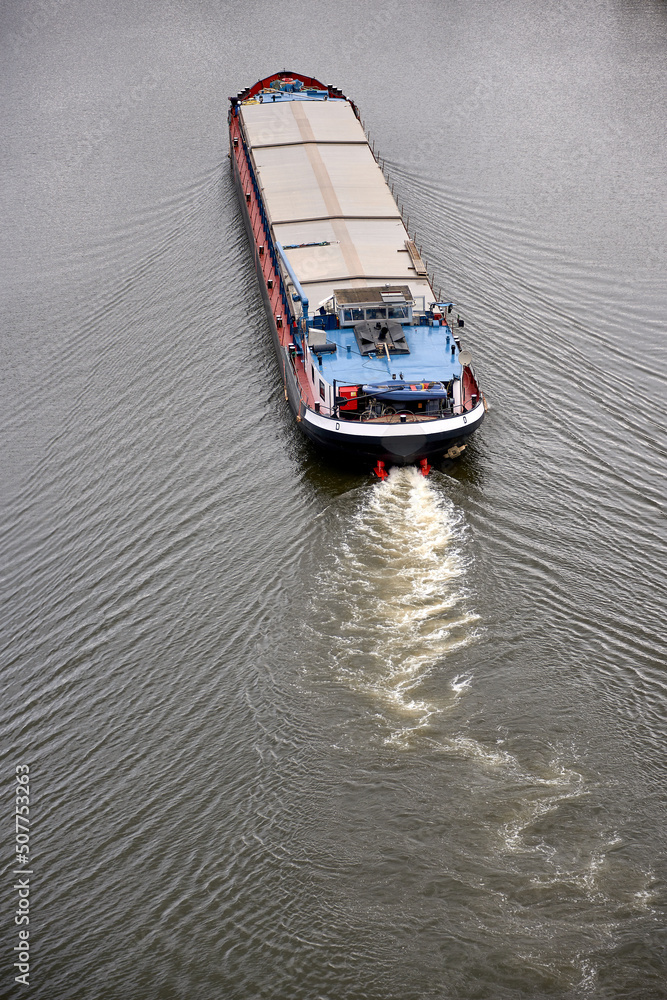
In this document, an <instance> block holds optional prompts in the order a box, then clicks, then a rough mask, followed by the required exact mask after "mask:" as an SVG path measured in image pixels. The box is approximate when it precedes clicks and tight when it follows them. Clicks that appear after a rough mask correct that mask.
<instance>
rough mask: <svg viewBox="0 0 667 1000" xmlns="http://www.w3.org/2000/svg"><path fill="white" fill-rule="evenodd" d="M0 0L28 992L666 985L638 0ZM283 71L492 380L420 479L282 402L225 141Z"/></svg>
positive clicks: (656, 309) (599, 991) (643, 62)
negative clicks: (325, 435) (370, 167)
mask: <svg viewBox="0 0 667 1000" xmlns="http://www.w3.org/2000/svg"><path fill="white" fill-rule="evenodd" d="M1 23H2V54H3V59H2V64H1V65H2V68H1V69H0V73H1V79H2V90H3V98H4V99H3V109H2V114H3V119H4V124H5V128H4V134H5V141H4V143H3V148H2V152H1V154H0V155H1V156H2V168H3V170H2V173H3V178H4V184H3V195H2V198H3V202H2V214H3V223H4V225H3V227H2V237H1V243H0V247H1V249H0V267H1V270H2V274H3V282H2V287H3V294H2V304H1V318H2V335H3V365H2V397H1V398H2V402H3V417H2V423H1V425H0V441H1V445H2V470H3V471H2V512H1V523H0V528H1V537H2V542H1V560H2V570H3V601H2V606H3V615H2V627H3V628H2V653H1V656H2V683H3V698H2V715H3V725H2V732H3V752H2V768H3V779H2V780H3V787H5V789H6V793H7V794H6V796H5V800H4V801H5V807H4V809H5V815H4V816H3V818H2V828H3V830H4V831H5V833H6V834H7V837H8V839H9V842H10V850H9V851H8V852H7V853H6V858H8V859H9V861H8V862H7V863H8V865H9V864H11V857H12V856H13V844H14V841H13V837H14V828H13V826H12V810H13V805H12V802H13V799H12V794H13V793H12V788H13V777H14V773H15V767H16V765H22V764H26V765H28V766H29V768H30V771H29V774H30V821H31V827H30V847H31V852H32V853H31V855H30V857H31V869H30V871H31V872H32V875H31V876H30V893H31V894H30V925H29V926H30V954H31V961H30V983H31V986H30V993H31V996H33V997H37V998H40V1000H42V998H43V1000H84V998H85V1000H98V998H100V1000H102V998H104V1000H106V998H109V1000H125V998H132V1000H144V998H145V1000H154V998H156V1000H157V998H161V1000H176V998H179V1000H180V998H188V1000H191V998H198V1000H199V998H201V1000H223V998H224V1000H255V998H266V1000H421V998H432V1000H467V998H471V1000H472V998H475V1000H485V998H489V1000H519V998H559V1000H565V998H572V1000H574V998H576V1000H579V998H581V1000H589V998H592V1000H597V998H605V1000H607V998H609V1000H611V998H614V1000H616V998H632V1000H656V998H662V997H667V953H666V950H665V924H666V919H665V918H666V903H667V899H666V895H665V879H666V874H667V871H666V864H665V848H666V846H667V837H666V834H665V830H666V828H667V815H666V812H667V810H666V808H665V805H666V801H665V800H666V793H665V788H666V787H667V757H666V753H665V746H666V739H667V675H666V672H665V660H666V656H665V654H666V642H665V614H666V607H665V605H666V601H665V597H666V593H667V570H666V567H667V554H666V552H665V521H664V500H665V495H664V494H665V471H666V469H667V433H666V430H665V421H664V404H665V396H666V391H665V390H666V382H667V352H666V350H665V339H664V317H665V312H666V310H667V301H666V300H667V295H666V291H665V275H666V274H667V252H666V250H665V224H666V221H667V220H666V218H665V195H666V194H667V172H666V170H665V167H666V159H667V157H666V154H665V134H666V132H667V113H666V110H665V94H666V93H667V7H666V6H665V4H664V2H662V0H633V2H631V0H581V2H578V3H575V2H573V0H563V2H560V3H557V2H556V0H542V2H537V0H511V2H510V0H487V2H485V3H481V2H474V0H465V2H463V0H462V2H456V0H441V2H439V3H434V2H432V0H417V2H416V3H413V4H410V5H407V6H406V5H403V4H398V3H397V2H396V0H388V2H387V3H385V4H384V5H382V6H378V7H376V8H365V7H363V6H361V5H359V4H355V3H352V2H350V0H344V2H342V3H333V4H326V3H323V2H320V0H314V2H312V3H309V4H306V3H305V2H304V0H288V2H287V3H284V4H282V5H275V4H268V3H265V2H264V0H256V2H255V3H253V4H249V3H240V2H236V3H232V2H227V3H219V4H214V3H212V2H210V0H197V2H195V0H171V2H167V3H164V4H160V5H157V4H156V5H149V4H146V3H142V2H141V0H140V2H139V3H137V2H133V3H129V2H128V0H120V2H118V3H115V4H103V3H101V2H99V0H90V2H88V3H87V4H83V3H81V0H48V2H47V0H26V2H25V3H22V4H21V5H19V4H14V5H11V6H8V7H6V8H5V9H4V11H3V14H2V21H1ZM282 68H287V69H293V70H299V71H301V72H305V73H309V74H314V75H316V76H319V77H320V78H322V79H323V81H324V82H325V83H332V84H335V85H337V86H339V87H341V88H342V90H343V91H344V92H345V93H347V94H349V96H350V97H352V98H353V99H354V100H355V101H356V102H357V104H358V105H359V107H360V109H361V113H362V117H363V119H364V121H365V123H366V127H367V129H368V131H369V132H370V134H371V136H372V138H373V140H374V141H375V144H376V147H378V148H379V150H380V153H381V155H382V156H383V157H385V158H386V168H387V171H388V172H389V174H390V176H391V178H392V180H393V182H394V185H395V189H396V192H397V195H398V198H399V201H400V202H401V203H402V204H403V205H404V208H405V212H406V214H407V215H409V218H410V229H411V231H412V230H416V233H417V242H418V243H419V244H420V245H421V246H422V248H423V253H424V256H425V257H426V259H427V260H428V263H429V267H430V269H431V270H432V271H433V272H434V273H435V279H436V285H437V286H441V287H442V289H443V292H444V293H445V294H446V295H447V296H451V297H452V298H453V299H454V300H455V301H456V303H457V309H458V310H459V311H460V312H461V314H462V315H463V316H464V317H465V320H466V327H465V331H464V332H465V334H466V338H465V343H466V346H467V347H468V348H469V349H470V350H471V352H472V353H473V356H474V360H475V365H476V369H477V372H478V374H479V376H480V379H481V380H482V383H483V386H484V388H485V391H486V394H487V396H488V398H489V401H490V411H489V413H488V416H487V419H486V421H485V423H484V425H483V427H482V429H481V431H480V432H479V433H478V434H477V435H476V437H475V439H474V442H473V444H472V445H471V446H470V447H469V449H468V451H467V452H466V454H465V455H464V457H463V458H462V459H461V460H460V461H459V462H458V464H454V465H450V466H447V467H443V468H440V469H434V471H433V472H432V473H431V475H430V476H429V477H428V478H427V479H424V478H423V477H422V476H421V475H418V474H417V473H416V471H415V470H412V469H403V470H395V471H393V472H392V473H391V475H390V477H389V479H388V480H387V481H386V482H385V483H384V484H380V483H378V482H377V481H373V480H372V479H371V478H370V477H364V476H359V475H356V474H354V475H352V474H346V473H345V472H344V471H341V470H340V469H336V468H332V467H331V466H329V465H327V464H326V462H324V461H323V460H322V459H321V457H320V456H318V454H317V453H316V452H315V451H314V450H313V449H312V448H311V446H310V445H309V444H308V443H306V442H305V441H304V440H303V439H302V438H301V436H300V434H299V432H298V430H297V428H296V427H295V425H294V424H293V422H292V419H291V417H290V414H289V412H288V409H287V406H286V403H285V401H284V397H283V392H282V384H281V379H280V376H279V373H278V371H277V366H276V364H275V361H274V357H273V352H272V347H271V342H270V338H269V335H268V327H267V322H266V319H265V316H264V313H263V310H262V306H261V302H260V297H259V293H258V289H257V286H256V282H255V278H254V275H253V270H252V265H251V260H250V255H249V253H248V248H247V242H246V237H245V234H244V230H243V226H242V221H241V217H240V213H239V209H238V206H237V204H236V201H235V194H234V191H233V189H232V185H231V181H230V175H229V169H228V161H227V158H226V154H227V147H226V102H227V98H228V96H229V95H230V94H235V93H236V92H237V91H239V90H241V89H243V88H244V87H246V86H248V85H249V84H251V83H253V82H254V81H255V80H256V79H258V78H259V77H260V76H263V75H265V74H267V73H269V72H271V71H274V70H277V69H282ZM10 852H11V853H10ZM12 871H13V869H11V870H10V868H9V867H7V868H6V869H5V876H4V886H3V891H2V898H3V906H8V907H9V908H8V909H6V914H7V917H6V919H4V920H3V927H4V936H3V942H4V943H3V956H2V970H1V973H2V983H0V996H1V997H2V998H3V1000H4V998H5V997H7V998H10V997H18V996H20V995H23V991H24V990H25V987H24V986H22V985H20V984H16V983H15V982H14V971H15V970H14V969H13V968H12V963H13V961H14V958H13V957H12V956H14V952H13V950H12V949H13V948H14V946H15V945H16V944H17V940H18V939H17V936H16V935H17V931H18V927H17V926H15V925H14V924H13V922H12V915H13V913H14V912H15V907H16V900H17V895H16V890H15V889H13V888H12V886H13V885H14V884H15V883H14V881H13V879H14V878H15V876H14V875H13V874H12Z"/></svg>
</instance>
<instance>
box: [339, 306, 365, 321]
mask: <svg viewBox="0 0 667 1000" xmlns="http://www.w3.org/2000/svg"><path fill="white" fill-rule="evenodd" d="M341 313H342V315H343V319H342V322H343V323H358V322H359V320H361V319H363V318H364V310H363V309H342V310H341Z"/></svg>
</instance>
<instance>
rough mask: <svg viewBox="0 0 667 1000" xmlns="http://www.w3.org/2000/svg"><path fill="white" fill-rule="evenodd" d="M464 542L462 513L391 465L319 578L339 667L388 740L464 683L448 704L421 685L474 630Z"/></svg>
mask: <svg viewBox="0 0 667 1000" xmlns="http://www.w3.org/2000/svg"><path fill="white" fill-rule="evenodd" d="M463 540H464V527H463V523H462V519H461V516H460V514H459V513H458V512H457V510H456V509H455V507H454V505H453V504H452V503H451V501H449V500H448V499H447V498H446V497H445V496H444V495H443V494H442V492H441V491H439V490H438V489H437V486H435V485H434V484H433V483H432V482H431V481H429V480H427V479H425V478H424V477H423V476H422V475H421V474H420V473H418V472H417V471H416V470H415V469H413V468H407V469H393V470H392V471H391V474H390V476H389V478H388V479H387V480H386V481H385V482H384V483H381V484H380V483H378V484H377V485H376V486H375V487H374V488H373V489H372V490H371V491H370V492H369V493H368V494H367V495H366V497H365V498H364V500H363V502H362V504H361V505H360V506H359V507H358V508H357V510H356V511H355V513H354V514H353V515H352V517H351V521H350V524H349V527H348V530H347V531H346V533H345V539H344V541H343V543H342V544H341V545H340V548H339V549H338V551H337V553H336V556H335V558H334V560H333V562H332V563H330V564H329V565H328V566H327V567H326V568H325V569H323V570H322V571H321V573H320V574H319V576H320V579H319V580H318V587H317V591H318V594H320V595H322V594H323V595H326V597H325V598H324V603H325V604H326V605H327V607H328V610H329V623H330V627H332V626H333V625H334V623H335V625H336V629H335V631H336V635H335V639H334V643H335V645H334V647H333V648H334V662H335V669H336V672H337V674H338V675H339V676H341V677H344V678H345V680H346V683H348V684H349V685H351V686H352V687H353V688H355V689H356V690H358V691H360V692H363V693H364V694H366V695H367V696H370V697H371V698H372V700H373V704H374V707H375V708H376V710H378V711H379V712H380V714H381V715H383V716H384V717H386V718H387V721H388V722H389V724H390V726H391V730H392V731H391V734H390V736H388V737H387V738H388V739H389V740H391V741H392V742H396V743H402V742H405V741H406V740H408V739H409V738H410V735H411V734H412V733H414V732H415V731H416V730H418V729H421V728H423V727H425V726H426V725H427V724H428V722H429V719H430V718H431V716H432V715H433V714H434V713H436V712H439V711H442V710H443V709H444V708H445V707H447V704H451V703H452V702H453V701H454V700H456V699H457V698H459V697H461V695H462V694H463V692H464V691H465V690H466V687H467V686H468V685H469V683H470V678H469V677H459V676H457V677H455V678H454V679H453V680H452V682H451V685H450V687H449V689H448V700H447V699H445V700H442V699H438V701H437V702H436V701H435V700H432V699H429V698H427V697H426V696H424V694H423V693H420V690H419V689H420V687H421V686H422V685H423V684H424V681H425V680H426V679H427V678H428V677H429V675H430V674H431V672H432V671H433V670H434V669H436V668H437V667H439V666H442V664H443V661H444V660H445V659H446V657H447V656H448V654H450V653H451V652H452V651H453V650H454V649H457V648H458V647H460V646H462V645H465V644H467V643H468V642H470V641H471V639H472V638H473V636H474V634H475V630H474V623H475V622H476V620H477V616H476V615H474V614H472V613H471V612H470V611H469V610H468V609H467V608H466V606H465V599H464V592H463V576H464V570H465V559H464V555H463ZM332 638H333V636H332Z"/></svg>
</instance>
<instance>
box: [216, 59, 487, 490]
mask: <svg viewBox="0 0 667 1000" xmlns="http://www.w3.org/2000/svg"><path fill="white" fill-rule="evenodd" d="M230 102H231V107H230V111H229V141H230V161H231V168H232V171H233V174H234V178H235V181H236V186H237V190H238V195H239V200H240V204H241V210H242V214H243V218H244V222H245V225H246V229H247V232H248V237H249V240H250V245H251V247H252V251H253V257H254V264H255V270H256V272H257V277H258V280H259V286H260V289H261V292H262V297H263V299H264V304H265V307H266V311H267V315H268V320H269V326H270V329H271V334H272V337H273V341H274V346H275V350H276V353H277V356H278V361H279V366H280V370H281V374H282V377H283V381H284V385H285V395H286V398H287V400H288V401H289V404H290V407H291V409H292V411H293V413H294V415H295V417H296V420H297V422H298V426H299V427H300V429H301V430H302V431H303V432H304V433H305V434H306V435H307V436H308V437H309V438H310V439H311V440H312V441H313V442H315V443H316V444H317V445H319V446H321V447H323V448H325V449H327V451H328V452H330V453H331V454H333V455H334V456H336V457H338V458H340V459H343V460H344V461H345V462H346V463H347V464H350V465H351V464H354V465H361V466H363V467H367V468H371V467H374V468H375V471H376V472H377V473H378V474H379V475H384V474H386V469H387V468H388V467H389V466H392V465H407V464H421V467H422V469H423V470H424V471H426V470H427V469H428V463H429V461H431V460H439V459H442V458H443V457H444V458H454V457H457V456H458V455H460V454H461V452H462V451H463V449H464V448H465V446H466V440H467V438H468V437H469V436H470V435H471V434H472V433H473V432H474V431H475V430H476V429H477V428H478V427H479V425H480V424H481V422H482V420H483V419H484V413H485V407H486V404H485V400H484V397H483V395H482V392H481V389H480V387H479V385H478V382H477V378H476V376H475V372H474V370H473V368H472V366H471V360H472V359H471V356H470V354H469V353H468V352H467V351H466V350H465V349H463V348H462V347H461V343H460V341H459V330H460V327H461V326H462V325H463V321H462V320H460V319H459V318H458V317H456V318H455V319H454V320H453V317H454V312H453V304H452V303H451V302H447V301H440V299H441V298H442V296H440V297H436V295H435V293H434V290H433V286H432V283H431V281H430V280H429V276H428V273H427V269H426V267H425V265H424V262H423V260H422V258H421V255H420V252H419V250H418V248H417V246H416V244H415V242H414V240H412V239H411V238H410V235H409V233H408V231H407V229H406V226H405V224H404V222H403V218H402V214H401V211H400V210H399V208H398V205H397V203H396V201H395V199H394V197H393V194H392V192H391V189H390V187H389V185H388V183H387V181H386V180H385V177H384V174H383V171H382V169H381V168H380V166H379V163H378V161H377V159H376V155H375V153H374V151H373V150H372V149H371V147H370V145H369V142H368V139H367V137H366V134H365V131H364V128H363V126H362V124H361V121H360V118H359V113H358V111H357V108H356V107H355V105H354V103H353V102H352V101H350V100H348V99H347V98H346V97H345V96H344V95H343V94H342V93H341V92H340V91H339V90H337V89H336V88H335V87H332V86H328V85H323V84H322V83H320V82H319V81H318V80H315V79H313V78H312V77H308V76H302V75H301V74H299V73H288V72H281V73H276V74H274V75H273V76H270V77H267V78H265V79H263V80H259V81H258V82H257V83H255V84H254V86H252V87H249V88H248V89H247V90H245V91H243V92H242V93H240V94H238V95H237V96H236V97H232V98H230Z"/></svg>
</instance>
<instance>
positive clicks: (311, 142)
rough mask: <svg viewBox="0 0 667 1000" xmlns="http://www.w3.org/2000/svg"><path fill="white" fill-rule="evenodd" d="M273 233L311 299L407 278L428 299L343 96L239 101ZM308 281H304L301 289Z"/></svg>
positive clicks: (398, 221) (377, 169)
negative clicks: (246, 102) (244, 103)
mask: <svg viewBox="0 0 667 1000" xmlns="http://www.w3.org/2000/svg"><path fill="white" fill-rule="evenodd" d="M240 112H241V117H242V121H243V125H244V128H245V132H246V137H247V139H248V141H249V145H250V146H251V147H252V155H253V160H254V164H255V169H256V172H257V179H258V181H259V184H260V188H261V190H262V194H263V198H264V204H265V207H266V210H267V214H268V216H269V220H270V222H271V224H272V227H273V232H274V236H275V238H276V239H277V240H278V242H279V243H281V244H282V245H283V246H285V247H289V246H290V245H293V244H304V243H307V244H316V243H326V244H327V245H326V246H306V247H299V248H297V249H290V250H286V253H287V256H288V257H289V261H290V264H291V265H292V267H293V268H294V271H295V273H296V275H297V277H298V278H299V281H300V282H301V283H302V284H303V285H304V288H305V290H306V291H307V294H308V295H309V298H310V301H311V302H312V303H313V305H316V304H317V302H319V301H321V300H322V299H325V298H327V297H328V296H329V295H331V293H332V292H333V289H334V288H344V287H346V286H348V285H351V286H363V285H378V284H382V283H385V282H389V283H392V284H393V283H395V282H396V281H399V280H400V281H401V282H402V283H408V284H409V285H410V288H411V290H412V292H413V295H415V296H424V297H425V298H426V300H427V301H429V300H430V299H431V298H432V293H431V289H430V287H429V285H428V282H427V281H426V280H425V279H424V278H418V277H417V274H416V272H415V269H414V266H413V264H412V262H411V260H410V256H409V254H408V252H407V250H406V248H405V241H406V240H407V239H408V234H407V232H406V230H405V227H404V225H403V222H402V220H401V215H400V212H399V210H398V207H397V205H396V202H395V201H394V198H393V195H392V193H391V191H390V189H389V186H388V185H387V182H386V181H385V179H384V176H383V174H382V171H381V170H380V167H379V166H378V164H377V163H376V162H375V158H374V157H373V154H372V152H371V150H370V148H369V146H368V143H367V141H366V137H365V135H364V131H363V129H362V127H361V124H360V123H359V121H358V120H357V118H356V116H355V114H354V112H353V110H352V108H351V106H350V104H349V103H348V102H347V101H277V102H276V103H264V104H248V105H241V107H240ZM309 286H311V287H309Z"/></svg>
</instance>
